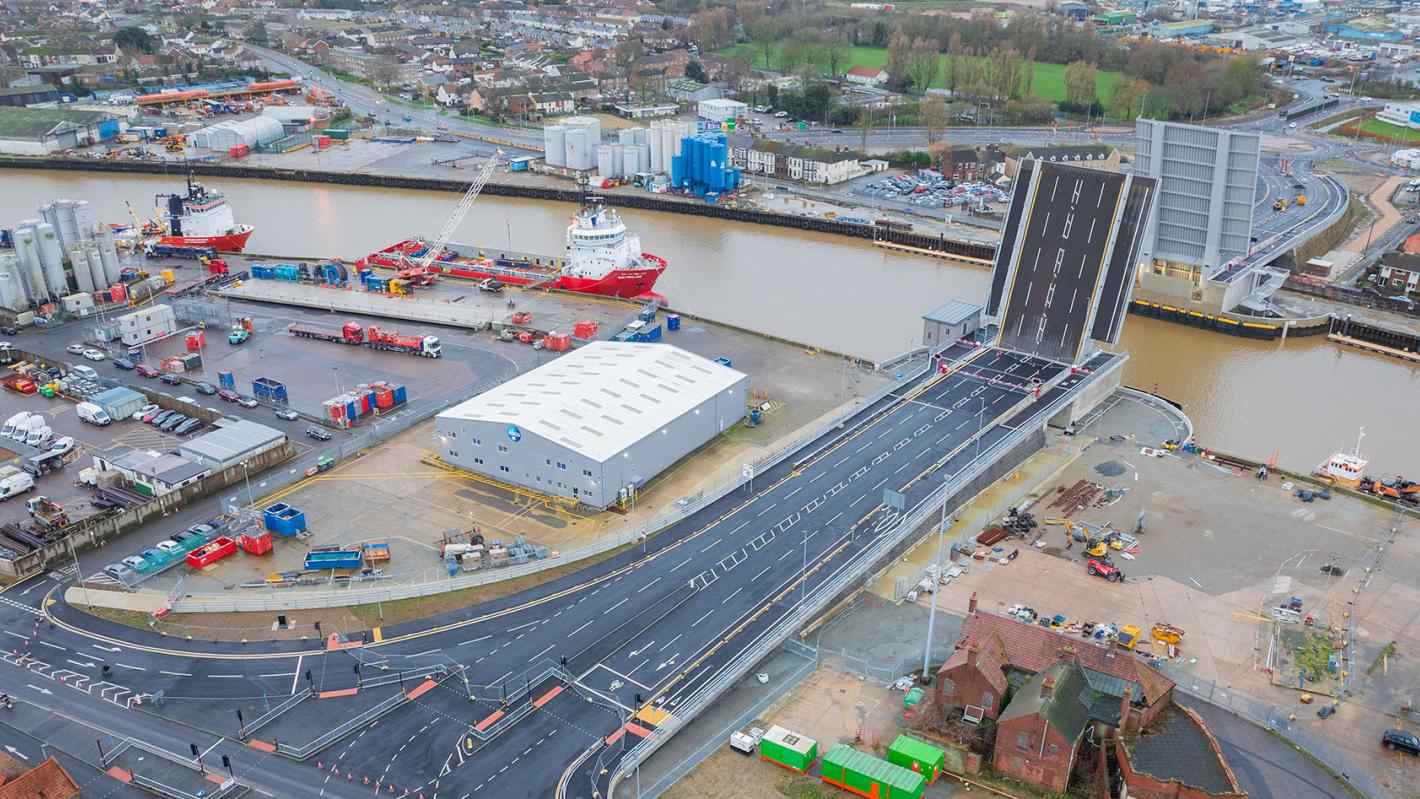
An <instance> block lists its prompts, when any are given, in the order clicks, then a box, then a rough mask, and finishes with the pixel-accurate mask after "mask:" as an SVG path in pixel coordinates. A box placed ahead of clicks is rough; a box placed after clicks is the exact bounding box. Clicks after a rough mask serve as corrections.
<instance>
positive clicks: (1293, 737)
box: [1153, 660, 1401, 799]
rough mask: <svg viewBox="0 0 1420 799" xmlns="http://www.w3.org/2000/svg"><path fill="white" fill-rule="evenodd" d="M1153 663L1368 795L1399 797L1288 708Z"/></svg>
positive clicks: (1372, 797) (1373, 798)
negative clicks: (1293, 717)
mask: <svg viewBox="0 0 1420 799" xmlns="http://www.w3.org/2000/svg"><path fill="white" fill-rule="evenodd" d="M1153 665H1154V668H1156V669H1158V670H1159V671H1160V672H1162V673H1163V674H1164V676H1166V677H1168V678H1169V679H1171V680H1173V681H1174V682H1175V683H1176V684H1177V686H1178V690H1180V691H1183V692H1184V693H1186V694H1188V695H1189V696H1193V697H1196V698H1198V699H1202V700H1203V701H1205V702H1208V703H1209V704H1212V705H1216V706H1217V707H1220V708H1223V709H1225V710H1228V711H1231V712H1232V713H1234V714H1236V715H1238V716H1242V717H1243V718H1245V719H1247V720H1249V721H1252V722H1254V723H1256V724H1259V725H1261V726H1263V727H1266V728H1267V729H1269V730H1272V731H1274V732H1276V733H1277V734H1279V735H1281V736H1282V737H1283V738H1286V739H1287V740H1288V741H1290V742H1291V743H1292V744H1293V745H1295V746H1297V747H1298V748H1300V749H1302V750H1303V751H1305V752H1306V753H1307V754H1309V755H1311V756H1312V757H1313V758H1315V759H1316V760H1318V761H1320V762H1321V763H1322V764H1323V765H1324V766H1325V767H1326V768H1327V769H1328V770H1330V771H1332V772H1334V773H1335V774H1336V775H1338V776H1339V778H1340V779H1343V780H1345V781H1346V782H1347V783H1349V784H1350V785H1351V786H1352V787H1354V788H1355V789H1356V790H1358V791H1360V792H1361V793H1362V794H1364V795H1365V796H1367V797H1369V799H1401V794H1400V793H1399V792H1397V791H1394V790H1391V789H1388V788H1382V787H1381V786H1379V785H1377V784H1376V783H1375V782H1374V781H1373V780H1372V779H1371V778H1370V776H1369V772H1370V771H1371V769H1372V768H1373V767H1374V765H1373V764H1370V763H1359V762H1357V761H1356V760H1355V759H1354V756H1353V755H1351V754H1350V753H1347V752H1344V751H1342V750H1341V749H1339V748H1337V747H1336V745H1335V744H1333V743H1331V742H1330V741H1328V740H1326V739H1325V738H1322V737H1321V736H1319V735H1317V734H1316V733H1315V732H1313V731H1311V730H1309V729H1307V728H1306V727H1305V726H1304V725H1302V724H1300V723H1298V722H1295V721H1292V720H1291V719H1290V716H1291V715H1292V711H1291V709H1288V708H1281V707H1278V706H1277V705H1275V704H1273V703H1271V702H1267V701H1265V700H1262V699H1258V698H1256V697H1251V696H1247V695H1245V694H1240V693H1237V692H1236V691H1233V690H1231V689H1229V688H1225V687H1223V686H1220V685H1218V684H1217V683H1216V682H1213V681H1212V680H1204V679H1201V678H1199V677H1197V676H1195V675H1193V674H1190V673H1189V672H1188V671H1186V670H1184V669H1181V668H1179V667H1178V666H1175V665H1174V664H1173V663H1171V662H1169V661H1167V660H1160V661H1155V662H1154V664H1153Z"/></svg>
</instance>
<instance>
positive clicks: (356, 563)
mask: <svg viewBox="0 0 1420 799" xmlns="http://www.w3.org/2000/svg"><path fill="white" fill-rule="evenodd" d="M364 563H365V555H364V552H363V550H360V549H326V550H312V551H310V552H307V553H306V568H307V569H358V568H360V567H361V566H363V565H364Z"/></svg>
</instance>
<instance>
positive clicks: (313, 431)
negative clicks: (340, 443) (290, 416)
mask: <svg viewBox="0 0 1420 799" xmlns="http://www.w3.org/2000/svg"><path fill="white" fill-rule="evenodd" d="M306 435H308V436H310V437H311V438H314V439H316V440H317V441H329V440H330V431H329V430H324V429H322V428H319V427H315V426H311V427H307V428H306Z"/></svg>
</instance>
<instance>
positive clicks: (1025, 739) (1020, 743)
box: [1016, 732, 1030, 749]
mask: <svg viewBox="0 0 1420 799" xmlns="http://www.w3.org/2000/svg"><path fill="white" fill-rule="evenodd" d="M1016 746H1017V747H1019V748H1021V749H1029V748H1030V733H1028V732H1018V733H1016Z"/></svg>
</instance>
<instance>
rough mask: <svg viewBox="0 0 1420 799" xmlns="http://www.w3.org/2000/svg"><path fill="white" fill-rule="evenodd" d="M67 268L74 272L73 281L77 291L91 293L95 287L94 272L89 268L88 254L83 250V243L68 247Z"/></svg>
mask: <svg viewBox="0 0 1420 799" xmlns="http://www.w3.org/2000/svg"><path fill="white" fill-rule="evenodd" d="M69 269H70V271H72V272H73V273H74V283H75V285H77V286H78V287H79V291H80V292H83V293H85V294H92V293H93V292H94V289H95V288H96V286H95V285H94V273H93V272H91V271H90V270H89V255H88V253H86V252H84V245H82V244H75V245H74V246H72V247H70V248H69Z"/></svg>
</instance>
